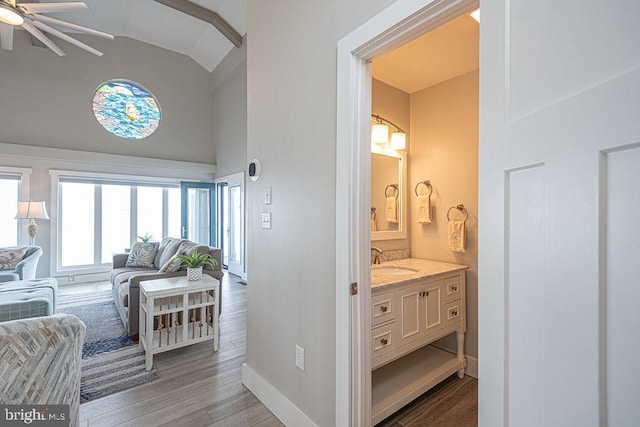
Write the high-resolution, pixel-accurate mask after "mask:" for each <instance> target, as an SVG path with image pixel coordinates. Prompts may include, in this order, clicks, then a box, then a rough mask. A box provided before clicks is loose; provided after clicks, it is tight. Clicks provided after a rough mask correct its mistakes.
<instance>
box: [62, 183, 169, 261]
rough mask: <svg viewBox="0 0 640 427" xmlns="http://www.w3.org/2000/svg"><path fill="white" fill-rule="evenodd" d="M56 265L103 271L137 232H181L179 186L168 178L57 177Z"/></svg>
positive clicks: (155, 237)
mask: <svg viewBox="0 0 640 427" xmlns="http://www.w3.org/2000/svg"><path fill="white" fill-rule="evenodd" d="M57 212H58V216H57V233H58V236H59V238H58V242H59V243H58V257H57V258H58V265H57V269H58V270H59V271H60V270H64V271H68V270H74V269H79V268H80V269H83V270H86V269H91V268H93V269H96V271H100V270H104V269H105V267H107V266H108V264H110V263H111V261H112V256H113V254H114V253H122V252H124V251H125V249H127V248H129V247H130V246H131V244H132V242H135V241H136V240H137V238H138V236H142V235H145V234H150V235H152V236H153V238H152V240H153V241H160V240H162V239H163V238H164V237H167V236H173V237H179V236H180V188H179V186H178V183H173V182H146V181H144V182H136V181H129V180H124V179H122V180H117V179H115V178H114V179H108V178H105V177H95V178H94V177H87V176H77V177H76V176H59V177H58V205H57Z"/></svg>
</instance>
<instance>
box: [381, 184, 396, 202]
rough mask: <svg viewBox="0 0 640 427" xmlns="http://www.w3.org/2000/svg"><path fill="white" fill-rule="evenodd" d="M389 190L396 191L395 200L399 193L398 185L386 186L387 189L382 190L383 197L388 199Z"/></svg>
mask: <svg viewBox="0 0 640 427" xmlns="http://www.w3.org/2000/svg"><path fill="white" fill-rule="evenodd" d="M389 188H392V189H394V190H396V199H397V198H398V195H399V194H400V191H398V184H389V185H387V188H385V189H384V196H385V197H389V194H388V193H389Z"/></svg>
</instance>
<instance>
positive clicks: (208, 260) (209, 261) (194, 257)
mask: <svg viewBox="0 0 640 427" xmlns="http://www.w3.org/2000/svg"><path fill="white" fill-rule="evenodd" d="M178 258H179V259H181V260H182V265H186V266H187V267H190V268H198V267H204V266H205V265H208V266H210V267H212V268H213V267H215V266H217V265H218V261H217V260H216V259H215V258H213V257H212V256H211V255H209V254H201V253H198V250H197V249H194V250H193V251H191V255H182V254H180V255H178Z"/></svg>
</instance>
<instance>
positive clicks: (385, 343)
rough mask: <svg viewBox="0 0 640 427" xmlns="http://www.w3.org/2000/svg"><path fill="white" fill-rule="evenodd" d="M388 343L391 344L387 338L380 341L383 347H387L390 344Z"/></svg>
mask: <svg viewBox="0 0 640 427" xmlns="http://www.w3.org/2000/svg"><path fill="white" fill-rule="evenodd" d="M388 342H389V341H387V339H386V338H382V339H381V340H380V344H382V345H387V343H388Z"/></svg>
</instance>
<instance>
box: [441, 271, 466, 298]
mask: <svg viewBox="0 0 640 427" xmlns="http://www.w3.org/2000/svg"><path fill="white" fill-rule="evenodd" d="M461 282H462V278H461V276H455V277H449V278H448V279H444V301H445V302H447V301H453V300H457V299H460V294H461V292H462V283H461Z"/></svg>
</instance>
